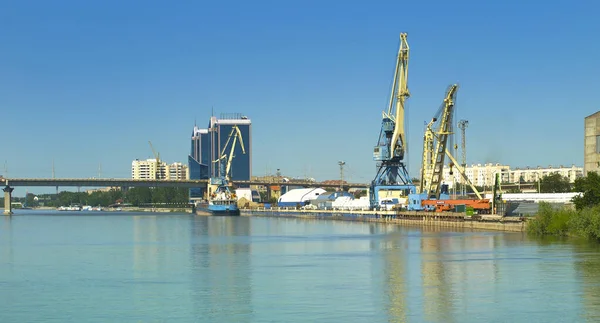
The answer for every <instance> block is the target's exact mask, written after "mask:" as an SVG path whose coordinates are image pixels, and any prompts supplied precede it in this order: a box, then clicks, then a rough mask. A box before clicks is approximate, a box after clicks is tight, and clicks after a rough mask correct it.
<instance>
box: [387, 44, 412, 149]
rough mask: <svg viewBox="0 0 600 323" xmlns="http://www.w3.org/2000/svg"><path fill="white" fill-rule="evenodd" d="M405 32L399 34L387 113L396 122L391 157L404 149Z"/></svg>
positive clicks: (406, 74)
mask: <svg viewBox="0 0 600 323" xmlns="http://www.w3.org/2000/svg"><path fill="white" fill-rule="evenodd" d="M406 36H407V35H406V33H401V34H400V48H399V49H398V59H397V60H396V70H395V72H394V81H393V85H392V93H391V94H390V103H389V106H388V111H387V115H388V117H390V118H392V116H393V121H394V122H395V123H396V124H395V127H394V133H393V135H392V140H391V142H390V155H391V157H392V158H393V157H399V158H400V159H402V158H403V157H404V153H405V149H406V147H405V146H406V134H405V133H404V103H405V102H406V99H407V98H408V97H410V92H409V91H408V53H409V47H408V41H407V40H406ZM394 98H395V99H396V109H395V110H396V111H395V113H393V112H394V111H393V108H394Z"/></svg>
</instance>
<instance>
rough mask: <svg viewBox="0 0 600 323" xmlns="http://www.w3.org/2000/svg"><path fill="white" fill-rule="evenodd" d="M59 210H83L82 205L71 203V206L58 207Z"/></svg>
mask: <svg viewBox="0 0 600 323" xmlns="http://www.w3.org/2000/svg"><path fill="white" fill-rule="evenodd" d="M57 210H58V211H81V205H77V204H74V205H69V206H61V207H59V208H57Z"/></svg>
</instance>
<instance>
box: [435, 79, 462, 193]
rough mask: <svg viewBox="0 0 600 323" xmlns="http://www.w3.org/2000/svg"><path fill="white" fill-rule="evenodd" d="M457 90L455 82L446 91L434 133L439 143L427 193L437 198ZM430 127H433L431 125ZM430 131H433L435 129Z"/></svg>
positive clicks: (450, 132) (436, 147) (436, 146)
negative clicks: (437, 125)
mask: <svg viewBox="0 0 600 323" xmlns="http://www.w3.org/2000/svg"><path fill="white" fill-rule="evenodd" d="M457 90H458V85H457V84H453V85H451V86H450V88H449V89H448V91H447V92H446V97H445V98H444V103H443V109H442V114H441V118H440V123H439V127H438V129H437V131H435V133H434V135H435V137H436V139H437V143H436V145H435V150H434V152H433V163H434V164H433V168H432V173H431V174H430V180H429V181H428V183H427V194H428V195H429V196H430V197H434V198H436V199H437V198H439V194H440V184H441V182H442V175H443V170H444V157H445V155H446V154H445V153H444V152H446V146H447V144H448V136H449V135H451V134H452V116H453V113H454V111H453V109H454V103H455V101H456V91H457ZM430 124H431V123H430ZM429 129H431V127H430V128H429ZM430 131H432V132H433V130H430Z"/></svg>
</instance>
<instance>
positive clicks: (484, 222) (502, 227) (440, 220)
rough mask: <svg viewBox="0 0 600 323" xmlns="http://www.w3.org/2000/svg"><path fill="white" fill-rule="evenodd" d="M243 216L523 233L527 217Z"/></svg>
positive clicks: (280, 212)
mask: <svg viewBox="0 0 600 323" xmlns="http://www.w3.org/2000/svg"><path fill="white" fill-rule="evenodd" d="M241 215H242V216H267V217H294V218H303V219H319V220H336V221H359V222H379V223H393V224H399V225H415V226H427V227H442V228H454V229H468V230H482V231H507V232H524V231H526V229H527V221H526V219H525V218H519V217H503V216H500V215H481V216H465V215H464V214H461V213H452V212H442V213H435V212H394V211H348V210H327V211H325V210H294V209H283V208H282V209H254V210H248V209H242V210H241Z"/></svg>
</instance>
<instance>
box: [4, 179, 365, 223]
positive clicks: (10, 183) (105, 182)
mask: <svg viewBox="0 0 600 323" xmlns="http://www.w3.org/2000/svg"><path fill="white" fill-rule="evenodd" d="M0 183H4V188H3V191H4V214H8V215H10V214H12V208H11V204H10V202H11V198H12V191H13V190H14V187H16V186H20V187H31V186H38V187H39V186H46V187H58V186H61V187H180V188H196V187H204V186H206V185H207V184H208V180H207V179H199V180H192V179H188V180H169V179H152V180H149V179H130V178H3V177H0ZM232 183H233V184H234V185H236V186H253V185H259V186H267V187H269V186H274V185H279V186H302V187H340V185H339V184H330V183H319V182H309V181H286V182H284V181H283V180H282V181H235V180H234V181H232ZM343 186H344V188H351V187H354V188H367V187H369V185H368V184H362V183H344V185H343Z"/></svg>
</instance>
